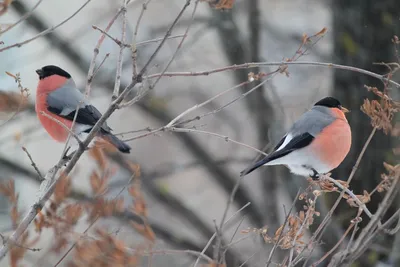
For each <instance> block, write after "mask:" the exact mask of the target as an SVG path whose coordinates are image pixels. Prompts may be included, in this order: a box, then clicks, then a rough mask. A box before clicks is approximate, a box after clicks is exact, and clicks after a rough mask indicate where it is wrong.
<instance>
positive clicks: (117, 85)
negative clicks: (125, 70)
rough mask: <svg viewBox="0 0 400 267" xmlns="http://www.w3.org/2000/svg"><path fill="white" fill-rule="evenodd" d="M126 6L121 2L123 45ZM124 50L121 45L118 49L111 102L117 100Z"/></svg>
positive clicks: (123, 41) (124, 1)
mask: <svg viewBox="0 0 400 267" xmlns="http://www.w3.org/2000/svg"><path fill="white" fill-rule="evenodd" d="M126 5H127V0H122V6H121V16H122V33H121V42H122V43H123V44H124V43H125V39H126V24H127V21H126V11H127V10H126ZM124 49H125V46H123V45H121V46H120V48H119V55H118V61H117V67H116V69H117V70H116V73H115V85H114V91H113V94H112V96H111V101H114V100H115V99H117V97H118V94H119V89H120V86H121V72H122V60H123V55H124Z"/></svg>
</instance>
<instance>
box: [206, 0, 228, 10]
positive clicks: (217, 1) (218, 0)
mask: <svg viewBox="0 0 400 267" xmlns="http://www.w3.org/2000/svg"><path fill="white" fill-rule="evenodd" d="M200 1H201V2H206V3H208V4H209V5H210V6H211V7H212V8H214V9H232V8H233V4H234V3H235V0H200Z"/></svg>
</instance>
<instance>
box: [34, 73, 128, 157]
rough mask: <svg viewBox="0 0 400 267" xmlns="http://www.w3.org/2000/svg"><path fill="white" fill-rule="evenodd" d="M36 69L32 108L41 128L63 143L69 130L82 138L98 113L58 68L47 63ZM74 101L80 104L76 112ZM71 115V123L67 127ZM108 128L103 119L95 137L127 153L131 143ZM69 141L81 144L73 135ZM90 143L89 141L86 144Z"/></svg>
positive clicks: (90, 127) (76, 104)
mask: <svg viewBox="0 0 400 267" xmlns="http://www.w3.org/2000/svg"><path fill="white" fill-rule="evenodd" d="M36 73H37V74H38V76H39V82H38V85H37V90H36V104H35V110H36V113H37V116H38V119H39V121H40V122H41V124H42V126H43V128H44V129H45V130H46V131H47V133H48V134H49V135H50V137H52V138H53V139H54V140H55V141H58V142H62V143H65V142H66V141H67V138H68V136H69V134H70V132H72V133H74V134H75V136H76V137H77V138H78V139H79V140H80V141H81V142H82V141H83V140H84V139H85V138H86V137H87V135H88V134H89V132H90V131H91V130H92V128H93V126H94V125H95V124H96V123H97V121H98V120H99V119H100V118H101V116H102V114H101V113H100V111H99V110H98V109H97V108H96V107H94V106H93V105H91V104H90V102H89V101H88V100H87V99H86V97H85V96H84V95H83V94H82V93H81V92H80V91H79V89H78V88H77V87H76V85H75V82H74V80H73V79H72V77H71V75H70V74H69V73H68V72H66V71H65V70H63V69H62V68H60V67H58V66H54V65H47V66H44V67H42V68H40V69H37V70H36ZM78 105H80V107H79V109H78V114H77V115H76V114H75V112H76V109H77V107H78ZM75 115H76V120H75V124H74V125H73V128H72V129H71V127H72V123H73V120H74V118H75ZM65 126H66V127H65ZM67 128H68V129H69V130H68V129H67ZM111 131H112V129H111V128H110V127H109V126H108V125H107V123H106V122H104V123H103V125H102V126H101V128H100V130H99V132H98V133H97V136H96V137H95V139H98V138H100V139H103V140H106V141H107V142H109V143H111V144H112V145H113V146H115V147H116V148H117V149H118V150H119V151H121V152H122V153H130V150H131V147H130V146H129V145H127V144H126V143H124V142H123V141H121V140H120V139H118V137H116V136H115V135H113V134H112V133H111ZM71 143H72V145H71V146H73V145H76V144H79V145H80V144H81V143H80V142H79V141H77V140H76V139H75V138H71ZM91 145H92V143H91V144H89V147H90V146H91ZM64 156H66V155H64Z"/></svg>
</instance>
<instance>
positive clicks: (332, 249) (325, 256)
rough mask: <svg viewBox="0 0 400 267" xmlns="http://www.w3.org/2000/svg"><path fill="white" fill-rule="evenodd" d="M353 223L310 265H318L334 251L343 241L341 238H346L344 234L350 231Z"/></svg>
mask: <svg viewBox="0 0 400 267" xmlns="http://www.w3.org/2000/svg"><path fill="white" fill-rule="evenodd" d="M354 225H355V223H354V222H352V223H351V224H350V225H349V227H348V228H347V230H346V232H344V234H343V235H342V237H341V238H340V239H339V241H338V242H337V243H336V245H335V246H334V247H333V248H331V249H330V250H329V251H328V252H327V253H326V254H325V255H324V256H323V257H322V258H321V259H319V260H318V261H316V262H314V263H313V264H312V265H311V266H312V267H316V266H317V265H319V264H320V263H321V262H323V261H324V260H325V259H326V258H327V257H328V256H329V255H331V254H332V252H334V251H335V250H336V249H337V247H338V246H339V245H340V244H341V243H342V242H343V240H344V239H345V238H346V236H347V235H348V233H349V232H350V230H351V229H352V228H353V227H354Z"/></svg>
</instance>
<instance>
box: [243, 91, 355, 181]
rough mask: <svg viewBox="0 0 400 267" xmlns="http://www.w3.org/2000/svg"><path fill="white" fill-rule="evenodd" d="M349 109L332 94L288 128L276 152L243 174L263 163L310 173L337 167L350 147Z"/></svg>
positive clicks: (315, 176) (276, 147)
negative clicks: (346, 114) (347, 114)
mask: <svg viewBox="0 0 400 267" xmlns="http://www.w3.org/2000/svg"><path fill="white" fill-rule="evenodd" d="M346 112H349V110H347V109H346V108H344V107H342V105H341V104H340V102H339V101H338V100H337V99H335V98H333V97H326V98H323V99H321V100H320V101H318V102H317V103H315V105H314V106H313V107H312V109H311V110H309V111H307V112H306V113H304V114H303V115H302V116H301V117H300V118H299V120H298V121H296V122H295V123H294V124H293V126H292V127H291V128H290V129H289V131H288V133H287V134H285V136H284V137H283V138H282V139H281V141H280V142H279V143H278V144H277V145H276V146H275V148H274V151H273V152H272V153H270V154H269V155H268V156H266V157H265V158H263V159H262V160H260V161H258V162H256V163H255V164H254V165H252V166H250V167H248V168H247V169H245V170H243V171H242V172H241V173H240V176H244V175H247V174H249V173H251V172H252V171H254V170H255V169H257V168H259V167H261V166H263V165H267V166H269V165H286V166H287V167H288V168H289V169H290V170H291V172H292V173H294V174H298V175H302V176H310V177H312V178H313V179H316V178H318V177H319V174H324V173H327V172H329V171H331V170H333V169H335V168H336V167H337V166H339V164H340V163H341V162H342V161H343V160H344V158H345V157H346V156H347V154H348V153H349V151H350V147H351V130H350V126H349V123H348V122H347V120H346V116H345V113H346Z"/></svg>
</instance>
